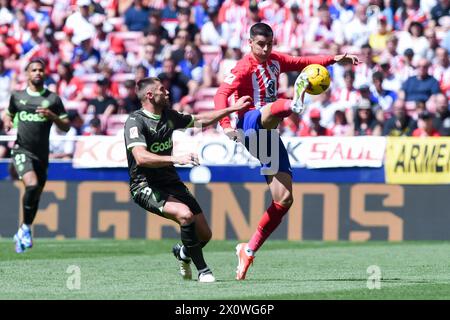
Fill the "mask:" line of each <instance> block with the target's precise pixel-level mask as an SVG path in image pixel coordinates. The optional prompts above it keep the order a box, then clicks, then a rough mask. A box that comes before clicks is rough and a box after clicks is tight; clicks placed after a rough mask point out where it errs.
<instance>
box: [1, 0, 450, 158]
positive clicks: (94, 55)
mask: <svg viewBox="0 0 450 320" xmlns="http://www.w3.org/2000/svg"><path fill="white" fill-rule="evenodd" d="M449 12H450V0H422V1H418V0H404V1H401V0H397V1H395V0H391V1H390V0H362V1H354V0H328V1H326V0H288V1H282V0H266V1H248V0H246V1H243V0H224V1H221V0H209V1H206V0H197V1H195V0H190V1H189V0H187V1H176V0H134V1H130V0H41V1H38V0H24V1H19V0H0V40H1V41H0V112H1V111H3V110H4V109H5V108H7V107H8V102H9V96H10V93H11V91H12V90H16V89H23V88H24V87H25V86H26V75H25V73H24V70H23V69H24V66H25V65H26V63H27V62H28V61H29V60H30V59H32V58H35V57H44V58H45V61H46V63H47V70H46V72H47V74H48V77H47V80H46V85H47V87H48V88H49V89H50V90H52V91H54V92H56V93H57V94H58V95H59V96H60V97H61V98H62V99H63V102H64V104H65V107H66V109H67V110H68V112H69V118H70V120H71V123H72V127H73V128H72V129H71V130H70V131H69V133H68V135H71V136H77V135H102V134H106V135H115V134H122V133H121V130H122V129H123V123H124V122H125V119H126V117H127V114H129V113H130V112H132V111H134V110H136V109H138V108H140V102H139V100H138V99H137V96H136V94H135V92H134V88H135V81H137V80H139V79H142V78H144V77H147V76H158V77H159V78H160V79H161V80H162V81H163V83H164V85H165V86H166V88H167V89H168V90H169V91H170V99H171V102H172V103H173V108H174V109H176V110H178V111H180V112H188V113H194V114H195V113H198V112H202V111H205V110H210V109H213V108H214V104H213V96H214V93H215V91H216V90H217V87H218V85H219V84H220V83H221V81H222V80H223V79H224V77H225V76H226V75H227V73H228V72H229V71H230V70H231V69H232V68H233V67H234V65H235V64H236V62H237V61H238V60H239V59H240V58H241V57H242V56H243V55H244V54H246V53H247V52H248V46H247V39H248V36H249V35H248V32H249V28H250V27H251V25H252V24H254V23H255V22H258V21H262V22H266V23H268V24H269V25H271V26H272V28H273V29H274V32H275V36H274V41H275V43H274V50H278V51H282V52H286V53H289V54H292V55H296V56H298V55H315V54H332V55H335V54H340V53H344V52H348V53H353V54H357V55H358V56H359V57H360V60H361V63H360V64H359V65H358V66H356V67H354V66H352V65H350V64H349V65H337V64H335V65H333V66H331V67H329V71H330V74H331V77H332V85H331V87H330V89H329V90H327V91H326V92H325V93H324V94H321V95H318V96H308V97H307V104H308V105H309V107H308V111H307V112H306V113H305V114H304V115H303V116H301V117H299V116H298V115H297V114H292V115H291V116H290V117H289V118H287V119H285V120H284V122H283V123H282V125H281V127H280V131H281V134H282V135H284V136H318V135H327V136H359V135H385V136H388V135H395V136H401V135H404V136H424V137H429V136H450V111H449V98H450V60H449V50H450V13H449ZM300 71H301V70H299V71H298V72H297V73H288V74H283V75H282V76H281V78H280V87H279V88H278V93H279V96H280V97H285V98H292V96H293V84H294V81H295V79H296V77H297V75H298V74H299V72H300ZM204 130H205V131H208V132H209V133H211V134H214V132H216V133H217V132H218V131H217V129H216V127H210V128H206V129H204ZM2 133H3V132H2V126H1V121H0V135H2ZM62 134H63V133H62V132H58V130H57V129H56V128H55V130H52V131H51V136H57V135H62ZM51 148H53V149H52V150H51V157H53V158H70V157H71V154H72V153H73V146H72V147H70V146H69V147H67V146H63V145H61V144H55V145H54V146H53V147H51ZM7 149H8V144H7V143H6V142H4V141H3V142H2V141H0V158H1V157H7V156H8V152H7Z"/></svg>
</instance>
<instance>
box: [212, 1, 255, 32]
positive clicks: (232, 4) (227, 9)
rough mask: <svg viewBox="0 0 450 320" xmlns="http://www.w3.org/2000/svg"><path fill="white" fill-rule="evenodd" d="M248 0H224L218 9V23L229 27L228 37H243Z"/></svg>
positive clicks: (246, 22) (245, 30)
mask: <svg viewBox="0 0 450 320" xmlns="http://www.w3.org/2000/svg"><path fill="white" fill-rule="evenodd" d="M249 7H250V6H249V1H248V0H225V1H224V2H223V4H222V6H221V7H220V10H219V23H223V22H226V23H227V24H228V26H229V27H230V37H231V38H233V37H236V38H239V39H245V37H246V32H247V28H246V26H247V25H248V19H249V11H250V9H249Z"/></svg>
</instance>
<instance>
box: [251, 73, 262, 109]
mask: <svg viewBox="0 0 450 320" xmlns="http://www.w3.org/2000/svg"><path fill="white" fill-rule="evenodd" d="M252 85H253V104H254V105H255V107H256V108H257V109H259V108H260V107H261V105H260V104H261V96H260V94H259V83H258V77H257V75H256V72H253V73H252Z"/></svg>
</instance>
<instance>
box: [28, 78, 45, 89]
mask: <svg viewBox="0 0 450 320" xmlns="http://www.w3.org/2000/svg"><path fill="white" fill-rule="evenodd" d="M31 83H32V84H33V85H34V86H35V87H43V86H44V78H42V79H31Z"/></svg>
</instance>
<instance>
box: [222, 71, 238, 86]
mask: <svg viewBox="0 0 450 320" xmlns="http://www.w3.org/2000/svg"><path fill="white" fill-rule="evenodd" d="M234 79H236V76H235V75H234V74H232V73H230V74H229V75H227V76H226V77H225V79H224V80H223V82H225V83H228V84H230V85H231V84H232V83H233V81H234Z"/></svg>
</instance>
